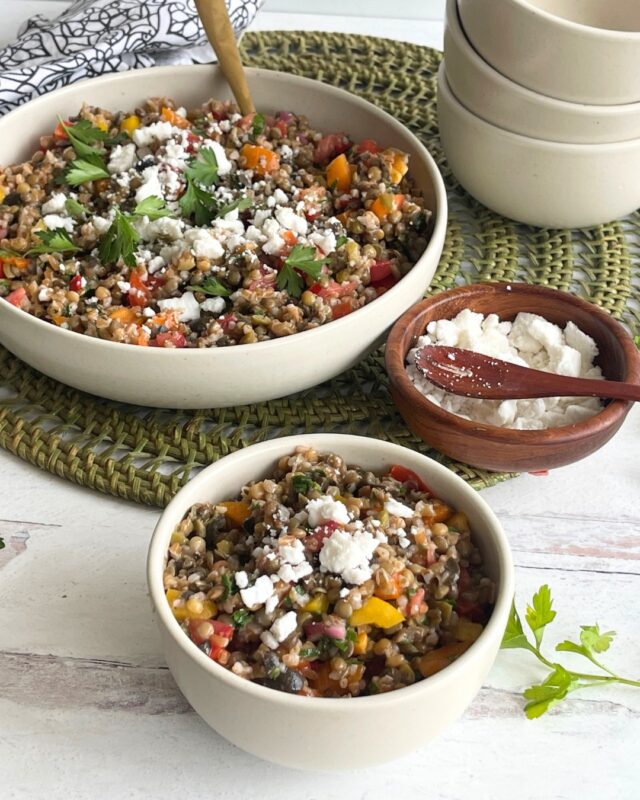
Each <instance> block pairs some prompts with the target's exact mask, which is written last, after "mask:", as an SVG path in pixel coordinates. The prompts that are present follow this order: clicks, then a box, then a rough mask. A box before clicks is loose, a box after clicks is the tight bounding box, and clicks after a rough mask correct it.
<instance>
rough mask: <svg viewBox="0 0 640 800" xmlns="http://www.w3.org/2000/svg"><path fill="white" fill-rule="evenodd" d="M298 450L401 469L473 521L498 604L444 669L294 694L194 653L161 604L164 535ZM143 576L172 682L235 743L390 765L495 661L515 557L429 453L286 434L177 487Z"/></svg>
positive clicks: (301, 759) (326, 761)
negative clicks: (384, 686) (360, 692)
mask: <svg viewBox="0 0 640 800" xmlns="http://www.w3.org/2000/svg"><path fill="white" fill-rule="evenodd" d="M298 445H311V446H312V447H315V448H316V449H317V450H319V451H321V452H334V453H338V454H339V455H341V456H342V457H343V458H345V459H346V460H347V462H349V463H352V464H358V465H360V466H363V467H365V468H367V469H370V470H374V471H384V470H386V469H388V468H389V467H390V466H391V465H392V464H403V465H405V466H407V467H408V468H409V469H412V470H414V471H415V472H417V473H418V474H419V475H420V476H421V477H422V478H423V479H424V480H425V481H426V482H427V483H428V484H429V485H430V486H431V487H432V488H433V490H434V492H435V493H436V494H437V495H438V496H440V497H442V498H443V499H444V500H446V501H447V502H450V503H451V504H452V505H453V506H454V507H455V508H457V509H460V510H461V511H464V512H465V513H466V514H467V515H468V517H469V520H470V522H471V528H472V532H473V536H474V539H475V541H476V542H477V544H478V547H479V548H480V550H481V552H482V555H483V558H484V562H485V566H486V569H487V574H488V575H489V576H490V577H491V578H492V579H493V580H494V581H496V584H497V596H496V603H495V607H494V610H493V613H492V615H491V618H490V619H489V622H488V623H487V625H486V627H485V629H484V631H483V632H482V634H481V635H480V637H479V638H478V640H477V641H476V642H474V644H473V645H472V646H471V647H470V648H469V649H468V650H467V651H466V652H465V653H464V654H463V655H461V656H460V657H459V658H458V659H457V660H456V661H455V662H454V663H453V664H451V666H449V667H446V668H445V669H443V670H442V671H441V672H439V673H437V674H436V675H434V676H432V677H430V678H427V679H426V680H423V681H420V682H418V683H416V684H414V685H413V686H410V687H408V688H405V689H398V690H396V691H393V692H389V693H387V694H383V695H377V696H373V697H357V698H344V699H329V698H314V697H300V696H298V695H290V694H285V693H284V692H278V691H276V690H274V689H269V688H267V687H265V686H260V685H257V684H254V683H251V682H250V681H247V680H245V679H244V678H240V677H238V676H237V675H234V674H233V673H232V672H230V671H229V670H227V669H225V668H224V667H222V666H220V665H219V664H216V663H215V662H213V661H212V660H211V659H209V658H207V656H206V655H205V654H204V653H202V652H201V651H200V650H199V649H198V648H197V647H195V646H194V645H193V643H192V642H191V641H190V640H189V638H188V637H187V636H186V635H185V633H184V631H183V630H182V629H181V628H180V625H179V623H178V622H177V621H176V620H175V619H174V617H173V614H172V613H171V610H170V608H169V605H168V603H167V601H166V598H165V594H164V588H163V570H164V566H165V562H166V556H167V548H168V546H169V540H170V538H171V532H172V531H173V529H174V527H175V526H176V525H177V523H178V522H179V521H180V520H181V519H182V517H183V516H184V514H185V512H186V511H187V510H188V509H189V508H190V507H191V505H193V503H197V502H203V501H216V500H222V499H224V498H228V497H234V496H235V495H236V494H237V493H238V492H239V490H240V488H241V487H242V485H243V484H244V483H246V482H247V481H250V480H255V479H260V478H262V477H265V476H266V475H268V474H270V472H271V471H272V470H273V468H274V466H275V464H276V463H277V461H278V459H279V458H281V457H282V456H284V455H287V454H289V453H291V452H292V451H293V450H294V448H295V447H296V446H298ZM147 580H148V583H149V591H150V594H151V601H152V604H153V608H154V611H155V617H156V620H157V622H158V625H159V627H160V633H161V636H162V646H163V650H164V654H165V658H166V660H167V664H168V665H169V669H170V670H171V672H172V674H173V677H174V678H175V680H176V683H177V684H178V686H179V687H180V690H181V691H182V693H183V694H184V696H185V697H186V698H187V700H188V701H189V703H191V705H192V706H193V708H194V709H195V710H196V711H197V712H198V714H200V716H201V717H202V718H203V719H204V720H205V722H207V723H208V724H209V725H211V727H212V728H215V730H217V731H218V732H219V733H220V734H222V736H224V737H225V738H227V739H229V741H231V742H233V744H235V745H237V746H238V747H241V748H242V749H243V750H247V751H248V752H249V753H253V754H254V755H256V756H259V757H260V758H264V759H266V760H267V761H274V762H276V763H278V764H283V765H284V766H287V767H296V768H300V769H319V770H335V769H352V768H357V767H367V766H371V765H373V764H378V763H381V762H384V761H390V760H391V759H394V758H397V757H399V756H401V755H403V754H405V753H408V752H410V751H412V750H415V749H416V748H418V747H420V746H421V745H422V744H424V743H425V742H427V741H428V740H429V739H431V738H433V737H434V736H435V735H436V734H438V733H439V732H440V731H442V730H443V729H444V728H445V727H446V726H447V725H449V724H450V723H451V722H452V721H453V720H455V719H456V718H457V717H459V716H460V714H462V712H463V711H464V709H465V708H466V707H467V706H468V705H469V703H470V702H471V700H472V699H473V697H474V696H475V694H476V692H477V691H478V690H479V689H480V686H481V685H482V682H483V680H484V678H485V676H486V675H487V673H488V671H489V669H490V668H491V665H492V664H493V662H494V660H495V657H496V654H497V652H498V649H499V647H500V642H501V640H502V634H503V632H504V628H505V626H506V622H507V619H508V616H509V609H510V606H511V602H512V599H513V592H514V577H513V565H512V559H511V552H510V549H509V544H508V542H507V539H506V536H505V534H504V532H503V530H502V528H501V526H500V523H499V522H498V520H497V518H496V517H495V515H494V514H493V512H492V511H491V509H490V508H489V506H488V505H487V503H486V502H485V501H484V500H483V499H482V497H481V496H480V494H478V493H477V492H475V491H474V490H473V489H471V488H470V487H469V486H468V485H467V484H466V483H465V482H464V481H463V480H462V479H461V478H459V477H457V475H454V474H453V473H452V472H451V471H449V470H448V469H446V468H445V467H443V466H441V465H440V464H438V463H436V462H435V461H433V460H432V459H430V458H427V457H426V456H423V455H420V454H419V453H416V452H415V451H413V450H408V449H406V448H404V447H400V446H399V445H395V444H390V443H388V442H381V441H379V440H377V439H368V438H365V437H362V436H346V435H339V434H328V433H325V434H315V435H311V436H289V437H286V438H283V439H274V440H272V441H269V442H264V443H262V444H257V445H252V446H251V447H248V448H246V449H244V450H240V451H238V452H237V453H234V454H233V455H230V456H226V457H225V458H223V459H221V460H220V461H218V462H217V463H215V464H212V465H211V466H210V467H208V468H207V469H205V470H203V471H202V472H201V473H200V474H199V475H198V476H197V477H195V478H194V479H193V480H191V481H189V483H188V484H187V485H186V486H185V487H184V488H183V489H181V490H180V492H178V494H177V495H176V496H175V498H174V499H173V500H172V501H171V503H170V504H169V505H168V506H167V508H166V510H165V511H164V513H163V514H162V516H161V517H160V520H159V522H158V524H157V525H156V529H155V531H154V532H153V536H152V539H151V545H150V548H149V556H148V560H147Z"/></svg>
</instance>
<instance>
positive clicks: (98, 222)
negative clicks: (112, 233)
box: [91, 215, 111, 236]
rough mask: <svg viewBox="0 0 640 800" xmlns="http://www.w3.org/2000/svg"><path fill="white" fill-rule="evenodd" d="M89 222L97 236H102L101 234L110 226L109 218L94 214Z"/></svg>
mask: <svg viewBox="0 0 640 800" xmlns="http://www.w3.org/2000/svg"><path fill="white" fill-rule="evenodd" d="M91 224H92V225H93V228H94V230H95V232H96V233H97V234H98V236H102V234H103V233H106V232H107V231H108V230H109V228H110V227H111V220H110V219H105V218H104V217H100V216H98V215H96V216H95V217H92V219H91Z"/></svg>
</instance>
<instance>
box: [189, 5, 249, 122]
mask: <svg viewBox="0 0 640 800" xmlns="http://www.w3.org/2000/svg"><path fill="white" fill-rule="evenodd" d="M195 2H196V8H197V9H198V14H199V16H200V19H201V20H202V27H203V28H204V31H205V33H206V34H207V38H208V39H209V41H210V42H211V46H212V47H213V49H214V50H215V53H216V55H217V56H218V62H219V64H220V68H221V69H222V71H223V72H224V76H225V78H226V79H227V81H228V83H229V86H230V87H231V91H232V92H233V96H234V97H235V98H236V100H237V102H238V105H239V106H240V111H241V112H242V113H243V114H251V113H254V112H255V110H256V107H255V105H254V104H253V100H252V98H251V92H250V91H249V86H248V84H247V77H246V75H245V72H244V67H243V66H242V59H241V58H240V51H239V50H238V43H237V42H236V37H235V34H234V32H233V28H232V27H231V20H230V19H229V13H228V11H227V6H226V5H225V2H224V0H195Z"/></svg>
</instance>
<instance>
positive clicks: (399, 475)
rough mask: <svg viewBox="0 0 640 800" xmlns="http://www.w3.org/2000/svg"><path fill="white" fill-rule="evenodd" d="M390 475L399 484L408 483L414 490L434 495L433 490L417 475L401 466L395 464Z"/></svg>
mask: <svg viewBox="0 0 640 800" xmlns="http://www.w3.org/2000/svg"><path fill="white" fill-rule="evenodd" d="M389 475H390V476H391V477H392V478H393V479H394V480H396V481H398V482H399V483H406V484H407V486H410V487H411V488H412V489H419V490H420V491H421V492H426V493H427V494H429V495H433V492H432V490H431V488H430V487H429V486H428V484H426V483H425V482H424V481H423V480H422V478H421V477H420V476H419V475H418V474H417V473H415V472H414V471H413V470H411V469H408V468H407V467H403V466H402V465H401V464H394V465H393V466H392V467H391V469H390V470H389Z"/></svg>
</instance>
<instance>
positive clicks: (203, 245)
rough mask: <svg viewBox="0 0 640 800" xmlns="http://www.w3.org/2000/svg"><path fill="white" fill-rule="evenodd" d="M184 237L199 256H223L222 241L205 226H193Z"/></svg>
mask: <svg viewBox="0 0 640 800" xmlns="http://www.w3.org/2000/svg"><path fill="white" fill-rule="evenodd" d="M184 238H185V240H186V241H187V242H188V244H189V245H190V247H191V249H192V250H193V252H194V253H195V255H196V256H197V257H200V258H221V257H222V256H223V255H224V249H223V247H222V245H221V244H220V242H219V241H218V240H217V239H216V238H215V237H213V236H212V235H211V233H210V232H209V231H208V230H205V229H204V228H192V229H191V230H189V231H187V232H186V233H185V235H184Z"/></svg>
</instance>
